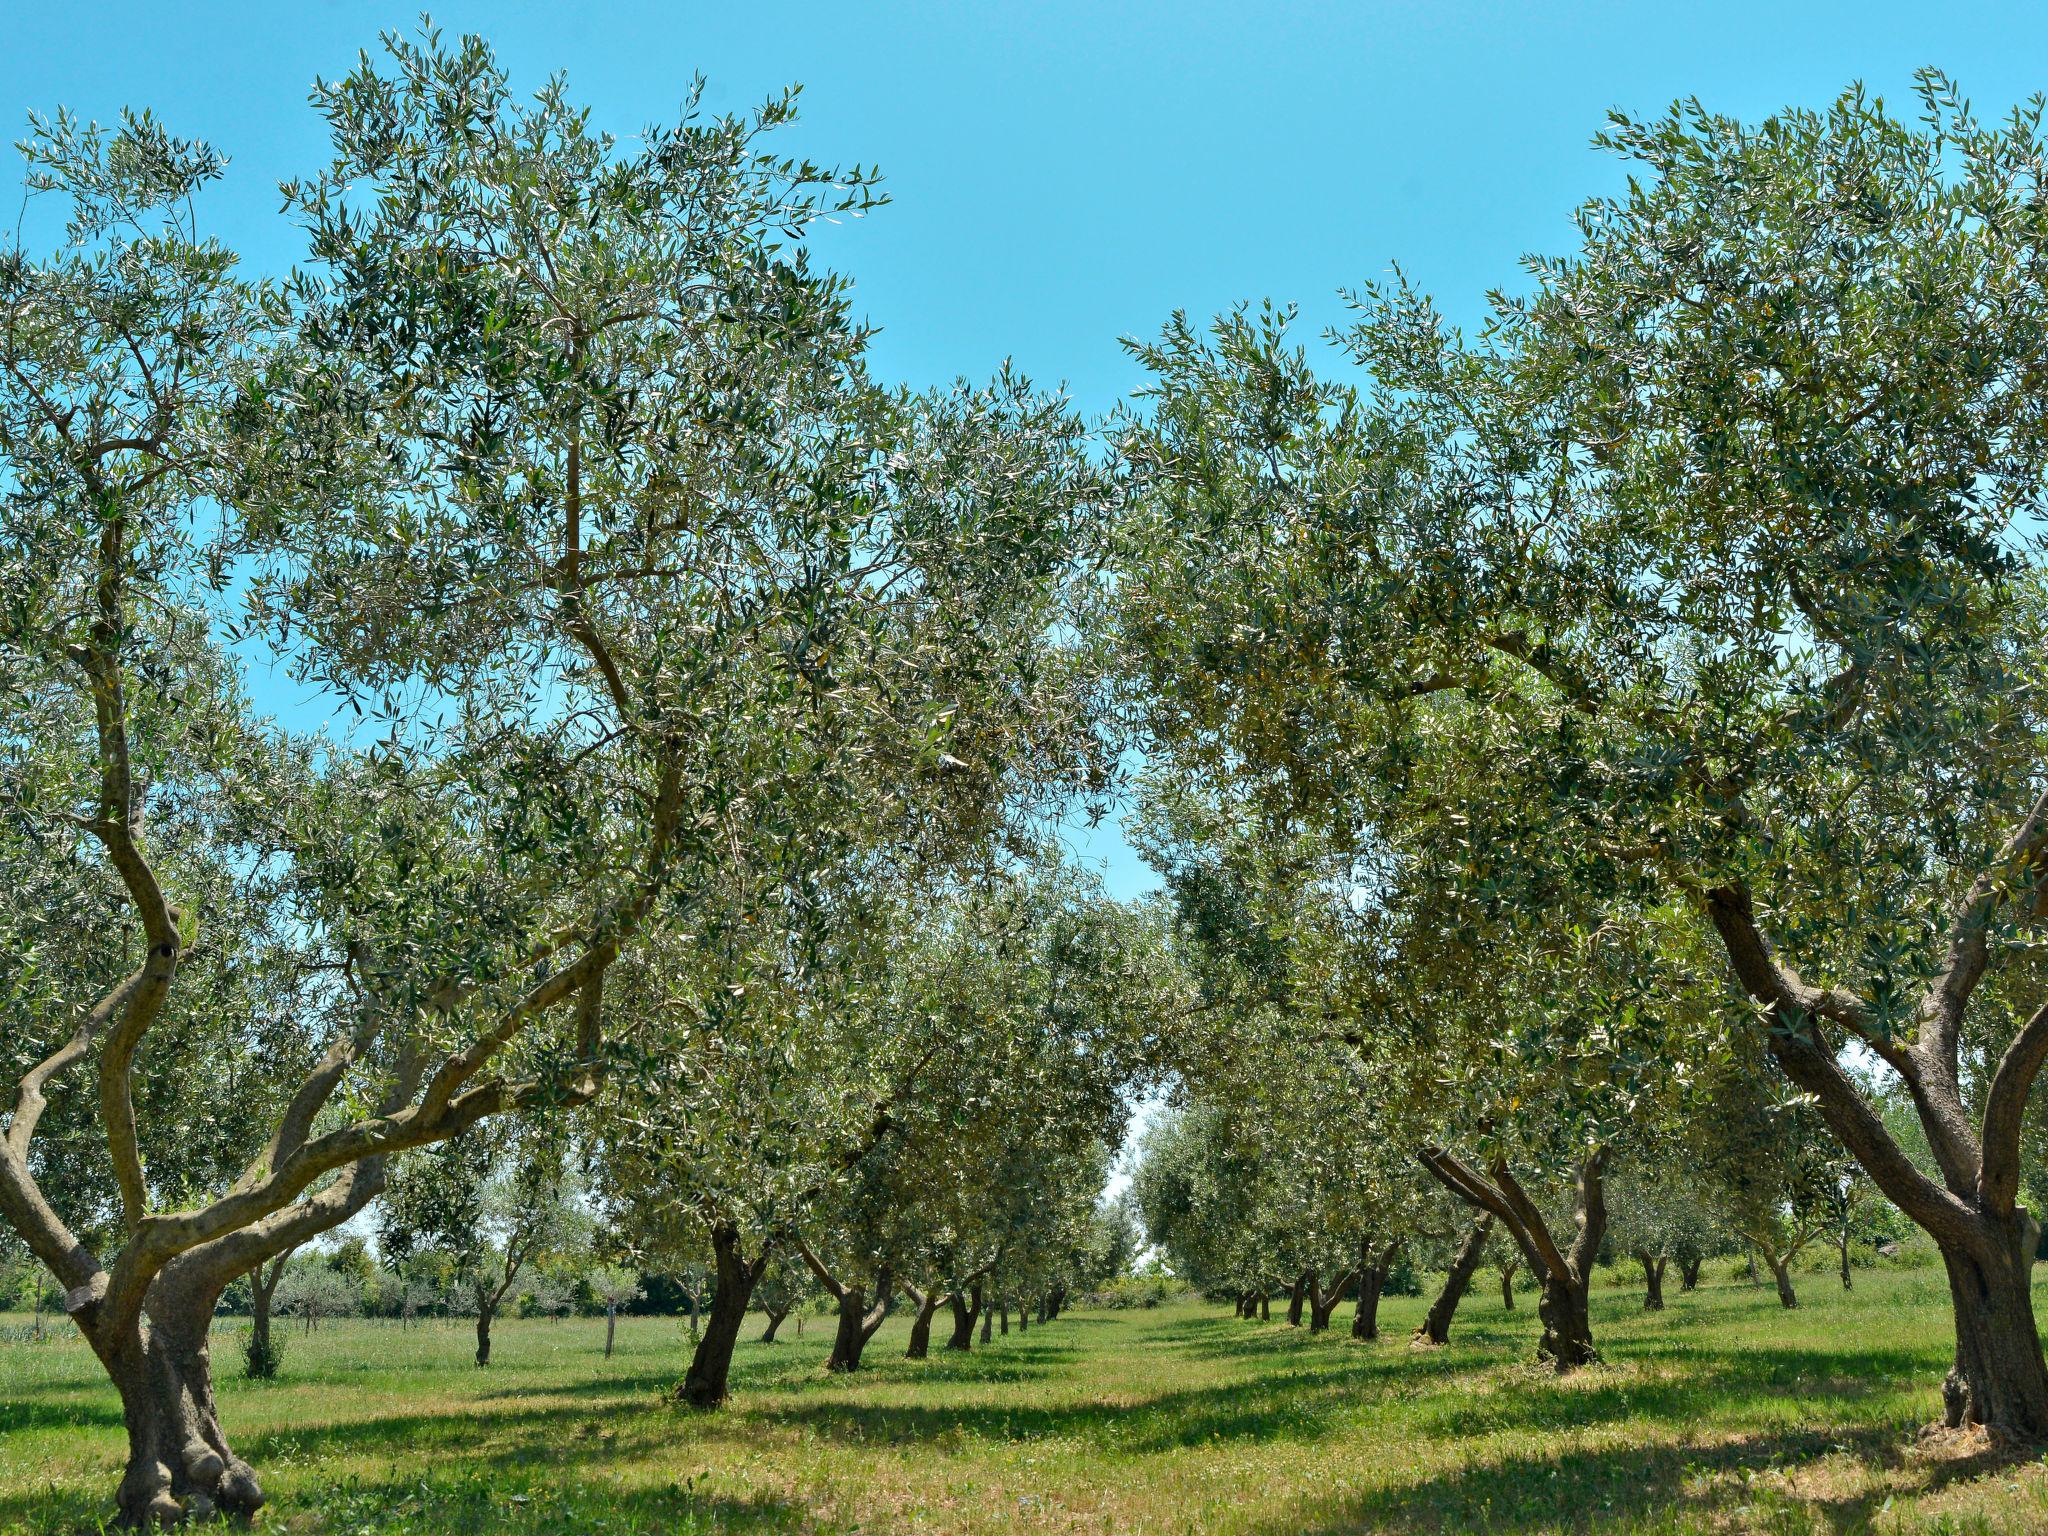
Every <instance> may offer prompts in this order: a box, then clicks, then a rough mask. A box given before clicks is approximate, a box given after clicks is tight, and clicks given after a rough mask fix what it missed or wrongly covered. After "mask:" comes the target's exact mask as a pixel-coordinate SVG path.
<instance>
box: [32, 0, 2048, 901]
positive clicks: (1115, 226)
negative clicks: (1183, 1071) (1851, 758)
mask: <svg viewBox="0 0 2048 1536" xmlns="http://www.w3.org/2000/svg"><path fill="white" fill-rule="evenodd" d="M434 19H435V21H436V22H437V23H438V24H439V25H441V26H442V27H443V28H444V29H445V30H446V31H448V32H451V33H453V32H460V31H468V30H475V31H481V32H483V33H484V34H485V35H486V36H487V37H489V38H490V39H491V41H492V42H493V44H494V45H495V46H496V48H497V50H498V52H499V55H500V57H501V58H502V59H503V60H504V61H505V62H506V63H507V65H508V66H509V67H510V68H511V70H512V72H513V78H514V83H515V86H518V85H526V86H532V85H537V84H538V83H539V82H540V80H541V79H542V78H543V77H544V76H545V75H547V74H549V73H551V72H553V71H556V70H562V71H565V72H566V73H567V74H568V76H569V79H570V84H571V88H572V92H573V94H575V95H576V96H578V97H579V98H581V99H582V100H584V101H585V102H587V103H589V104H590V105H591V106H592V107H593V108H594V116H595V119H596V121H597V122H598V123H599V124H600V125H601V126H603V127H607V128H611V129H613V130H615V131H618V132H620V133H622V134H623V133H631V132H633V131H635V130H637V129H638V128H640V127H642V126H644V125H645V124H647V123H649V122H651V121H658V120H665V119H668V118H670V117H672V116H673V115H674V112H675V108H676V105H677V103H678V102H679V101H680V99H681V98H682V95H683V93H684V90H685V89H686V87H687V85H688V82H689V80H690V77H691V76H692V75H693V74H695V73H698V72H700V71H701V72H702V73H703V74H705V75H706V76H707V77H709V82H710V89H709V95H708V99H709V101H710V103H711V104H712V105H713V106H714V107H717V108H721V109H740V108H744V107H747V106H749V105H752V104H753V103H755V102H757V101H759V100H760V99H761V98H763V97H765V96H766V95H768V94H769V93H770V92H773V91H775V90H778V89H779V88H780V87H781V86H783V85H784V84H786V83H789V82H796V81H800V82H802V83H803V85H804V87H805V92H804V118H803V121H802V123H801V124H800V125H799V126H798V127H797V128H795V129H792V130H790V131H789V132H788V133H786V134H785V135H784V136H783V142H785V143H787V144H788V145H789V146H790V147H791V148H792V149H793V150H801V151H802V152H804V153H808V154H810V155H812V156H813V157H814V158H818V159H822V160H827V161H841V162H851V161H856V160H857V161H860V162H861V163H863V164H870V163H879V164H880V166H881V167H882V170H883V172H884V174H885V175H886V177H887V184H888V187H889V190H890V191H891V193H892V195H893V197H894V199H895V202H894V205H893V206H891V207H889V208H886V209H884V210H882V211H881V212H880V213H878V214H876V215H875V216H873V217H871V218H869V219H866V220H862V221H860V222H858V223H855V224H850V225H848V226H846V227H844V228H841V229H835V230H832V231H829V232H828V234H827V236H826V237H825V240H824V242H823V245H824V252H825V255H826V256H827V257H828V259H829V260H830V261H831V262H832V264H833V265H835V266H838V267H839V268H841V269H842V270H844V271H846V272H848V273H849V274H851V275H852V276H853V277H854V279H855V280H856V283H857V285H858V295H859V302H860V304H861V306H862V307H863V308H864V310H865V311H866V313H867V315H868V317H869V318H870V319H871V320H873V321H874V322H876V323H877V324H879V325H880V326H881V327H882V334H881V336H880V338H879V340H878V343H877V346H876V356H875V361H876V365H877V368H878V371H880V372H881V373H883V374H885V375H889V376H894V377H897V378H901V379H904V380H906V381H908V382H911V383H914V384H926V383H935V382H941V381H944V380H946V379H950V378H952V377H953V376H955V375H957V374H963V373H964V374H968V375H975V376H980V375H986V374H987V373H989V372H990V371H991V370H993V369H994V368H995V367H996V366H997V365H998V364H999V363H1000V362H1001V360H1002V359H1003V358H1004V357H1006V356H1009V357H1014V358H1016V359H1017V360H1018V362H1019V363H1020V364H1021V365H1022V366H1023V367H1024V369H1025V370H1026V371H1028V372H1029V373H1031V374H1032V375H1033V376H1035V377H1037V378H1038V379H1040V380H1041V381H1042V382H1047V383H1052V382H1058V381H1064V382H1065V383H1066V384H1067V385H1068V386H1069V387H1070V388H1071V390H1072V392H1073V394H1074V397H1075V398H1076V400H1077V401H1078V402H1079V403H1080V404H1081V405H1082V406H1083V407H1084V408H1085V409H1087V410H1088V411H1090V412H1091V413H1094V412H1101V411H1104V410H1107V409H1109V408H1110V407H1112V406H1113V405H1115V404H1116V402H1117V401H1118V400H1120V399H1122V398H1123V397H1124V396H1125V395H1126V394H1127V393H1128V392H1129V391H1130V390H1131V389H1132V388H1133V387H1134V386H1135V385H1136V383H1137V382H1138V378H1137V371H1136V370H1135V369H1134V368H1133V367H1132V365H1131V364H1130V363H1129V361H1128V360H1127V359H1126V358H1125V356H1124V355H1123V353H1122V350H1121V349H1120V347H1119V345H1118V338H1119V337H1121V336H1126V335H1132V334H1143V333H1147V332H1151V331H1153V330H1156V329H1157V327H1158V326H1159V324H1160V323H1161V322H1162V321H1163V320H1164V319H1165V317H1166V316H1167V315H1168V314H1169V313H1170V312H1171V311H1172V310H1174V309H1176V308H1184V309H1187V310H1189V311H1191V312H1194V313H1197V314H1203V313H1209V312H1213V311H1215V310H1218V309H1221V308H1224V307H1227V306H1228V305H1230V304H1231V303H1233V302H1234V301H1237V300H1240V299H1254V300H1255V299H1260V298H1266V297H1273V298H1278V299H1283V300H1292V301H1297V302H1299V303H1300V304H1301V306H1302V309H1303V312H1304V317H1305V324H1306V327H1307V328H1308V329H1309V330H1311V331H1312V330H1313V329H1315V328H1316V327H1318V326H1320V325H1321V324H1324V323H1327V322H1329V321H1332V320H1334V319H1336V318H1337V317H1338V314H1339V306H1338V301H1337V298H1336V294H1337V290H1338V289H1340V288H1342V287H1346V286H1350V285H1354V284H1356V283H1358V282H1360V281H1362V280H1365V279H1367V278H1370V277H1372V276H1374V275H1376V274H1379V273H1382V272H1384V271H1385V270H1386V269H1387V267H1388V265H1389V263H1391V262H1393V261H1399V262H1400V263H1401V264H1402V265H1403V266H1404V267H1405V268H1406V269H1407V270H1408V272H1409V273H1410V275H1411V276H1412V277H1413V278H1414V279H1415V280H1416V281H1417V282H1418V283H1420V284H1421V285H1422V286H1424V287H1427V288H1428V289H1430V290H1431V291H1433V292H1434V293H1436V294H1437V296H1438V297H1439V299H1440V301H1441V302H1442V303H1443V305H1444V307H1445V309H1446V310H1447V311H1448V312H1449V313H1450V314H1451V315H1452V316H1453V317H1470V316H1473V315H1474V314H1476V312H1477V310H1478V307H1479V303H1480V299H1481V295H1483V293H1484V292H1485V290H1486V289H1487V288H1488V287H1489V286H1492V285H1496V284H1513V283H1514V282H1515V281H1516V279H1517V275H1518V274H1517V268H1516V265H1515V263H1516V260H1517V258H1518V257H1519V256H1520V255H1521V254H1522V253H1524V252H1526V251H1531V250H1555V249H1558V248H1560V247H1561V246H1562V245H1563V244H1564V243H1565V242H1566V240H1567V239H1568V237H1569V234H1570V228H1569V223H1568V218H1569V214H1570V212H1571V210H1572V208H1573V207H1574V206H1575V205H1576V204H1577V203H1579V202H1580V201H1582V200H1583V199H1585V198H1586V197H1587V196H1589V195H1592V194H1594V193H1596V192H1600V191H1605V190H1609V189H1611V188H1612V187H1614V186H1615V185H1616V184H1617V181H1618V172H1617V171H1616V169H1615V168H1614V166H1613V164H1612V163H1611V162H1609V161H1607V160H1605V159H1604V158H1603V157H1601V156H1599V155H1597V154H1595V153H1594V152H1593V151H1592V150H1591V149H1590V148H1588V143H1587V141H1588V140H1589V138H1590V137H1591V135H1592V134H1593V133H1594V132H1595V131H1596V130H1597V129H1598V128H1599V127H1600V126H1601V123H1602V121H1603V118H1604V114H1605V113H1606V111H1607V110H1608V109H1609V108H1610V107H1621V108H1624V109H1627V110H1630V111H1635V112H1654V111H1657V110H1659V109H1661V108H1662V107H1663V106H1665V105H1667V104H1668V103H1669V102H1670V101H1672V100H1673V99H1675V98H1677V97H1681V96H1687V95H1696V96H1698V97H1700V98H1701V99H1702V100H1703V101H1704V102H1705V103H1706V104H1707V105H1708V106H1709V107H1711V108H1712V109H1714V110H1716V111H1721V112H1726V113H1730V114H1733V115H1738V116H1744V117H1756V116H1761V115H1762V114H1764V113H1767V112H1769V111H1771V110H1772V109H1774V108H1777V107H1780V106H1783V105H1786V104H1801V105H1816V106H1817V105H1820V104H1823V103H1824V102H1826V101H1827V100H1828V99H1829V98H1830V97H1832V96H1833V95H1834V94H1835V93H1836V92H1838V91H1839V90H1841V89H1842V88H1843V87H1844V86H1846V85H1848V84H1849V83H1851V82H1852V81H1856V80H1862V81H1864V82H1865V83H1866V84H1868V85H1869V86H1870V87H1871V88H1872V89H1873V90H1876V91H1879V92H1881V93H1883V94H1885V95H1888V96H1893V97H1904V96H1905V95H1906V93H1907V91H1908V90H1909V88H1910V86H1911V83H1912V74H1913V71H1914V70H1915V69H1916V68H1918V67H1920V66H1922V65H1930V64H1931V65H1935V66H1938V67H1940V68H1942V69H1945V70H1947V71H1948V72H1949V73H1950V74H1952V75H1954V76H1955V77H1956V78H1957V79H1959V80H1960V81H1961V83H1962V85H1963V87H1964V89H1965V91H1966V92H1967V93H1968V94H1969V95H1970V96H1971V97H1972V99H1973V100H1974V101H1975V102H1976V103H1977V105H1978V107H1979V108H1980V109H1981V110H1982V111H1983V112H1985V113H1986V114H1987V115H1989V114H1991V113H1993V112H2002V111H2003V110H2005V109H2006V108H2008V107H2010V106H2011V105H2012V104H2014V103H2015V102H2018V101H2021V100H2023V99H2025V98H2026V97H2028V96H2030V95H2032V94H2033V93H2034V92H2035V91H2037V90H2041V89H2048V7H2043V6H2039V5H2030V4H2001V5H1993V4H1949V5H1936V4H1926V3H1920V4H1914V3H1904V0H1866V3H1863V4H1802V3H1798V0H1778V3H1775V4H1758V3H1749V0H1745V3H1741V4H1729V3H1706V4H1691V5H1674V4H1640V5H1637V4H1620V3H1609V4H1599V5H1592V4H1588V5H1567V4H1535V3H1527V4H1507V3H1496V4H1479V3H1472V0H1412V3H1394V0H1372V3H1357V4H1348V5H1340V4H1320V5H1318V4H1306V3H1299V4H1283V3H1276V0H1258V3H1242V0H1240V3H1235V4H1233V3H1227V0H1146V3H1125V0H1050V3H1034V0H1010V3H994V0H986V3H973V4H969V3H955V4H939V3H929V0H928V3H917V4H907V3H906V4H889V3H875V4H862V3H859V0H837V3H829V0H828V3H804V4H776V3H771V0H756V3H754V4H751V5H748V4H734V3H732V0H717V3H702V0H671V3H668V4H656V3H636V4H578V3H574V0H555V3H544V4H524V3H521V4H513V3H503V0H499V3H492V4H447V5H442V6H439V7H437V8H436V9H435V11H434ZM414 20H415V13H414V11H413V10H412V9H410V8H409V7H408V6H405V5H379V4H363V3H356V0H328V3H319V0H268V3H241V4H200V3H189V0H172V3H165V0H154V3H146V4H119V5H115V4H92V3H73V4H61V3H56V4H53V3H41V4H34V5H30V4H25V3H23V0H0V116H4V117H5V118H6V119H7V120H8V121H10V122H11V123H15V124H18V123H19V122H21V120H22V118H23V117H24V115H25V114H26V113H27V112H28V110H29V109H30V108H34V107H39V108H44V109H48V108H51V107H54V106H57V105H59V104H63V105H66V106H69V107H71V108H73V109H74V110H76V111H77V112H79V113H80V114H81V115H83V116H89V117H102V118H104V117H109V116H111V115H112V114H113V113H114V112H115V111H116V110H118V109H119V108H120V107H122V106H123V105H135V106H143V105H146V106H150V107H152V108H154V109H155V110H156V111H157V112H158V113H159V114H160V115H161V116H162V117H164V118H165V120H166V121H167V122H168V124H169V125H170V127H171V128H172V130H173V131H175V132H178V133H183V134H187V135H192V136H198V137H204V138H208V139H211V140H213V141H214V142H215V143H216V144H217V145H219V146H220V147H221V148H222V149H224V150H225V151H226V152H227V153H228V154H229V155H231V156H232V157H233V161H234V164H233V166H232V168H231V171H230V176H229V180H228V183H227V184H226V186H225V187H224V188H222V189H221V190H220V191H219V192H218V193H216V194H215V196H214V197H213V198H212V200H211V203H210V211H209V218H210V221H211V224H212V227H213V228H214V229H215V230H216V231H217V232H218V233H219V234H221V235H222V237H223V238H225V239H227V240H228V241H229V242H230V243H232V244H234V245H236V246H237V247H238V248H239V249H240V250H242V251H243V252H244V253H245V255H246V257H247V258H248V259H249V260H250V261H251V262H252V263H254V264H256V265H258V266H262V267H275V268H280V269H281V268H282V267H284V266H285V265H287V264H289V263H290V261H291V260H292V259H293V258H294V257H295V256H296V255H297V254H298V251H297V249H296V243H295V237H294V235H293V232H292V231H291V230H290V228H289V227H288V226H286V225H285V224H284V223H283V222H282V221H281V220H279V219H278V218H277V198H276V195H275V185H276V183H277V182H278V181H279V180H280V179H281V178H283V177H286V176H290V175H295V174H300V173H303V172H306V171H309V170H311V169H313V168H315V167H316V166H317V165H318V164H319V163H320V161H321V156H322V144H321V136H320V131H319V123H318V121H317V120H316V119H315V117H314V116H313V114H312V113H311V112H310V111H309V110H308V109H307V107H306V105H305V96H306V88H307V86H308V84H309V83H310V82H311V81H312V80H313V79H314V77H315V76H318V75H322V74H326V75H335V74H339V73H340V72H342V71H343V70H345V69H346V68H347V67H348V65H349V63H350V61H351V60H352V59H353V57H354V54H355V51H356V50H357V49H359V48H364V47H370V46H373V45H374V43H375V40H376V36H377V33H378V32H379V31H380V30H381V29H384V28H388V27H400V28H409V27H411V26H412V25H413V24H414ZM259 696H261V695H260V694H259ZM272 707H275V706H274V705H273V706H272ZM1085 851H1086V852H1087V853H1089V854H1090V855H1092V856H1096V857H1102V858H1106V859H1107V861H1108V871H1107V873H1108V876H1109V879H1110V883H1111V885H1112V888H1113V889H1116V890H1118V891H1119V892H1129V891H1131V890H1134V889H1137V888H1141V887H1142V886H1143V885H1145V884H1146V883H1148V881H1147V878H1146V875H1145V872H1144V871H1143V870H1142V868H1140V867H1139V866H1138V865H1137V864H1136V862H1135V860H1133V859H1132V858H1131V856H1130V855H1129V853H1128V852H1127V851H1125V850H1124V849H1123V848H1122V846H1121V843H1120V842H1119V841H1118V840H1117V838H1116V837H1115V835H1114V832H1113V830H1111V831H1109V832H1107V833H1105V834H1103V835H1101V836H1098V837H1097V838H1096V839H1094V840H1092V841H1091V842H1090V843H1089V844H1088V846H1087V848H1086V850H1085Z"/></svg>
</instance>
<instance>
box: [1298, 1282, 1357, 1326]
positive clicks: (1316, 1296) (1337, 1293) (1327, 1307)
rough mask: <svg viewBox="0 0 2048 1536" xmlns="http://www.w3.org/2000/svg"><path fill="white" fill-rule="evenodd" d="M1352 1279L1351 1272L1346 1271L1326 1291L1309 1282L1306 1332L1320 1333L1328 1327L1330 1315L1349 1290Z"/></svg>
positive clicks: (1318, 1285)
mask: <svg viewBox="0 0 2048 1536" xmlns="http://www.w3.org/2000/svg"><path fill="white" fill-rule="evenodd" d="M1352 1278H1353V1272H1350V1271H1347V1272H1346V1273H1344V1274H1342V1275H1340V1276H1338V1277H1337V1282H1336V1284H1334V1285H1332V1286H1331V1287H1330V1288H1329V1289H1328V1290H1327V1291H1326V1290H1324V1289H1323V1288H1322V1286H1321V1285H1320V1284H1318V1283H1316V1282H1314V1281H1311V1282H1310V1285H1309V1292H1308V1331H1309V1332H1310V1333H1321V1332H1322V1331H1323V1330H1324V1329H1326V1328H1328V1327H1329V1326H1330V1314H1331V1313H1332V1312H1334V1311H1336V1310H1337V1303H1338V1302H1340V1301H1342V1300H1343V1299H1344V1293H1345V1292H1346V1291H1348V1290H1350V1289H1351V1281H1352Z"/></svg>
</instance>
